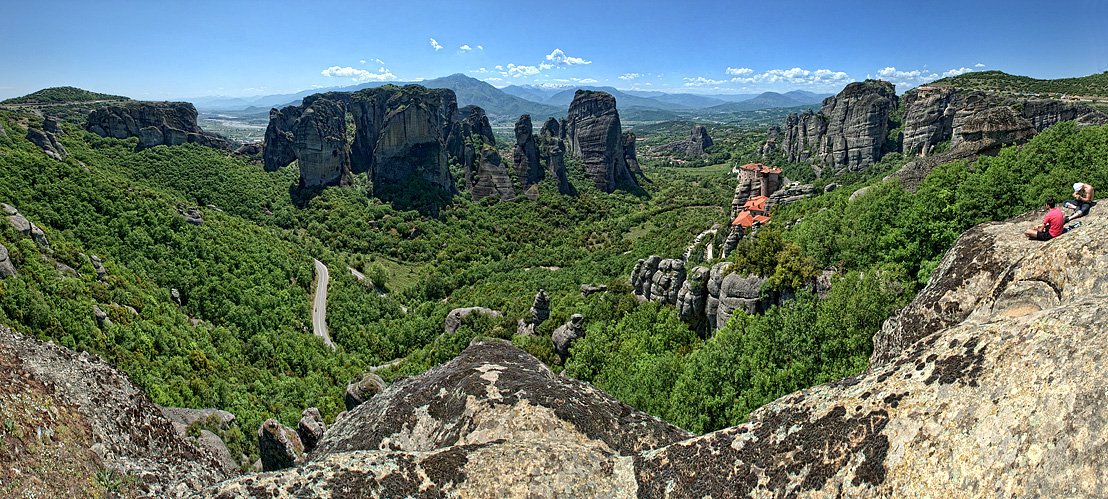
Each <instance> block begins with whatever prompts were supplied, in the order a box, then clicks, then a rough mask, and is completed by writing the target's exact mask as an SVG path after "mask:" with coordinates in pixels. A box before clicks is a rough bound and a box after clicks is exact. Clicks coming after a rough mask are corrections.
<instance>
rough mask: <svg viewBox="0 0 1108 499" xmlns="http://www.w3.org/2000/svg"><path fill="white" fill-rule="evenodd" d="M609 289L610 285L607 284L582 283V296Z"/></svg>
mask: <svg viewBox="0 0 1108 499" xmlns="http://www.w3.org/2000/svg"><path fill="white" fill-rule="evenodd" d="M606 291H608V286H607V285H605V284H582V285H581V296H589V295H591V294H593V293H604V292H606Z"/></svg>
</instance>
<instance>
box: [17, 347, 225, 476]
mask: <svg viewBox="0 0 1108 499" xmlns="http://www.w3.org/2000/svg"><path fill="white" fill-rule="evenodd" d="M0 418H2V419H3V427H2V428H0V450H2V451H3V452H0V465H2V468H3V469H2V470H0V495H4V496H8V494H9V493H14V492H17V491H24V492H27V491H38V492H39V493H41V494H45V496H43V497H63V496H70V497H93V496H98V495H99V494H101V493H103V492H104V491H105V490H107V491H109V492H111V493H115V494H119V495H121V496H123V497H134V496H151V497H186V496H189V495H191V494H194V493H196V492H198V491H199V490H200V489H201V488H203V487H206V486H208V485H211V484H213V483H215V482H217V481H220V480H224V479H227V478H228V477H231V476H234V475H237V474H238V471H237V469H234V468H233V467H231V468H230V469H227V468H225V467H224V465H223V464H222V463H221V462H220V460H219V458H218V457H217V456H216V455H215V454H213V453H212V452H210V451H209V450H207V449H205V448H204V446H202V445H200V444H199V443H198V442H196V441H195V440H192V439H188V438H186V437H185V436H184V435H181V434H180V433H178V431H176V430H175V429H174V426H173V424H172V423H171V421H170V420H169V419H167V418H166V417H165V416H164V415H163V412H162V409H161V408H159V407H158V406H157V405H155V404H154V403H153V402H151V401H150V397H149V396H147V394H146V393H145V392H143V391H142V390H141V389H139V388H138V387H137V386H135V385H134V384H133V383H132V382H131V380H130V378H129V377H128V376H127V375H126V374H124V373H123V372H121V371H119V370H117V369H115V368H114V367H112V366H109V365H108V364H107V363H105V362H104V361H102V360H101V359H100V358H99V357H98V356H96V355H92V354H89V353H87V352H81V353H77V352H74V351H73V350H70V349H67V348H63V347H59V346H55V345H54V344H53V343H45V342H42V341H39V340H37V339H34V338H29V337H26V336H23V335H22V334H19V333H17V332H14V331H12V330H10V329H8V328H6V327H3V326H0ZM23 497H27V496H26V495H24V496H23Z"/></svg>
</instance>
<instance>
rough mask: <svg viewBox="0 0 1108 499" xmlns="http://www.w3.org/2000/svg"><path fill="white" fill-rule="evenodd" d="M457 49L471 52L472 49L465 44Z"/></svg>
mask: <svg viewBox="0 0 1108 499" xmlns="http://www.w3.org/2000/svg"><path fill="white" fill-rule="evenodd" d="M458 48H460V49H462V50H473V47H470V46H469V44H468V43H467V44H465V45H462V46H461V47H458Z"/></svg>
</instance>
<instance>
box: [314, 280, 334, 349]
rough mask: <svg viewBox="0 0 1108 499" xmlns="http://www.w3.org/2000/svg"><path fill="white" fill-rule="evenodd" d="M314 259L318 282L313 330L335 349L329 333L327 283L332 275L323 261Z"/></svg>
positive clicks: (316, 285)
mask: <svg viewBox="0 0 1108 499" xmlns="http://www.w3.org/2000/svg"><path fill="white" fill-rule="evenodd" d="M314 261H315V276H316V283H315V300H314V301H313V302H312V332H313V333H315V335H316V336H319V337H320V338H323V343H324V344H325V345H327V346H329V347H331V350H334V349H335V344H334V343H331V335H330V334H327V284H328V283H330V282H331V275H330V274H329V273H328V272H327V266H326V265H324V264H323V262H321V261H319V260H314Z"/></svg>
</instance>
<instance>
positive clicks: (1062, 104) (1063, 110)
mask: <svg viewBox="0 0 1108 499" xmlns="http://www.w3.org/2000/svg"><path fill="white" fill-rule="evenodd" d="M997 107H1008V108H1011V109H1013V110H1014V111H1015V112H1016V114H1017V115H1019V116H1020V117H1022V118H1023V119H1026V120H1027V121H1029V122H1030V123H1031V125H1032V126H1033V127H1034V130H1035V132H1036V133H1038V132H1042V131H1043V130H1045V129H1047V128H1049V127H1050V126H1051V125H1054V124H1055V123H1059V122H1062V121H1075V122H1076V123H1077V124H1078V126H1088V125H1101V124H1105V123H1108V115H1106V114H1104V113H1103V112H1101V111H1099V110H1097V109H1096V108H1094V107H1091V106H1090V105H1088V104H1085V103H1081V102H1071V101H1062V100H1053V99H1039V98H1034V97H1028V96H1025V95H1016V94H1011V93H997V92H986V91H983V90H967V89H958V88H953V87H930V86H928V87H918V88H914V89H911V90H909V91H907V92H905V94H904V95H903V96H901V97H900V98H899V99H898V98H897V96H896V94H895V92H894V88H893V85H892V84H890V83H888V82H883V81H875V80H867V81H866V82H864V83H851V84H850V85H847V87H846V88H845V89H843V91H842V92H840V93H839V94H838V95H837V96H835V97H829V98H827V99H825V100H824V101H823V106H822V107H821V109H820V111H819V112H818V113H814V112H811V111H810V110H809V111H808V112H805V113H801V114H796V113H794V114H791V115H789V117H788V118H787V119H786V121H785V127H784V130H783V131H782V137H781V138H780V141H781V144H780V146H781V147H782V149H783V152H784V154H785V156H786V158H787V159H788V161H790V162H802V161H808V162H811V163H812V165H813V167H814V168H815V169H816V170H817V172H819V171H821V170H823V169H826V168H830V169H831V170H832V171H834V172H838V171H841V170H843V169H849V170H851V171H855V170H862V169H865V168H868V167H869V166H870V165H873V164H874V163H876V162H877V161H879V160H880V159H881V158H882V157H883V156H884V155H885V154H887V153H890V152H901V153H903V154H905V155H920V156H927V155H930V154H932V153H933V152H934V151H935V148H936V147H938V146H940V145H943V144H946V145H949V147H950V148H954V147H956V146H957V145H958V143H959V142H960V141H961V140H962V136H963V132H962V127H963V126H964V125H965V124H966V123H968V122H970V121H971V120H972V119H973V118H974V116H975V115H976V114H977V113H980V112H982V111H986V110H989V109H992V108H997ZM898 114H899V116H898ZM898 130H900V132H899V133H895V132H897V131H898ZM967 157H968V156H967ZM959 159H964V158H959Z"/></svg>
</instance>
